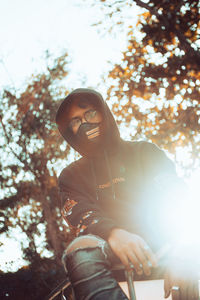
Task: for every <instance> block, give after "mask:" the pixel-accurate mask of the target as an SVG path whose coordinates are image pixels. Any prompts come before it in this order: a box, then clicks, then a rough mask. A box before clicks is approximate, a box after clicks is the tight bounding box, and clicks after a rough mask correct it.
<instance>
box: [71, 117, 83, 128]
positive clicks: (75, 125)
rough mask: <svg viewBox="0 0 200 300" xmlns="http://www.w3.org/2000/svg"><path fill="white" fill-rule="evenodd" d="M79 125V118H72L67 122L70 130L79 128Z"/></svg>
mask: <svg viewBox="0 0 200 300" xmlns="http://www.w3.org/2000/svg"><path fill="white" fill-rule="evenodd" d="M80 125H81V120H80V119H79V118H74V119H72V120H71V121H70V123H69V127H70V128H71V129H72V130H74V129H77V128H79V126H80Z"/></svg>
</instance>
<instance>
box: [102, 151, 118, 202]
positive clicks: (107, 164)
mask: <svg viewBox="0 0 200 300" xmlns="http://www.w3.org/2000/svg"><path fill="white" fill-rule="evenodd" d="M104 157H105V161H106V167H107V170H108V176H109V179H110V183H111V191H112V198H113V200H115V199H116V195H115V187H114V183H113V178H112V172H111V167H110V163H109V160H108V154H107V152H106V151H105V150H104Z"/></svg>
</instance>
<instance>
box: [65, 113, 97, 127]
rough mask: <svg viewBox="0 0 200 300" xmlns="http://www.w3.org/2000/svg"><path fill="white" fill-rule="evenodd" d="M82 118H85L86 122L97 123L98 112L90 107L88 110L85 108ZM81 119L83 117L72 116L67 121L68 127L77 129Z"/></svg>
mask: <svg viewBox="0 0 200 300" xmlns="http://www.w3.org/2000/svg"><path fill="white" fill-rule="evenodd" d="M83 116H84V119H85V120H86V122H88V123H96V122H97V123H99V119H100V112H98V111H97V110H95V109H90V110H87V111H86V112H85V113H84V114H83ZM82 119H83V118H80V117H75V118H73V119H72V120H71V121H70V122H69V128H70V129H71V130H73V131H74V130H77V129H78V128H79V127H80V126H81V124H82V123H83V122H82Z"/></svg>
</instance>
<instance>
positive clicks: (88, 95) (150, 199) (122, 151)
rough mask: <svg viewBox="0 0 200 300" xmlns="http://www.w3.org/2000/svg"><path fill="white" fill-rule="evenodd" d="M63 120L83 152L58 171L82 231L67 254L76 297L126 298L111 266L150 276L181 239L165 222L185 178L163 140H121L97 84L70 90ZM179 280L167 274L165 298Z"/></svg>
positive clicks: (66, 212) (67, 208) (66, 133)
mask: <svg viewBox="0 0 200 300" xmlns="http://www.w3.org/2000/svg"><path fill="white" fill-rule="evenodd" d="M56 122H57V124H58V128H59V131H60V133H61V134H62V136H63V137H64V139H65V140H66V141H67V142H68V143H69V144H70V145H71V146H72V147H73V148H74V149H75V150H76V151H78V152H79V153H80V154H81V155H82V158H81V159H79V160H77V161H75V162H74V163H72V164H70V165H69V166H68V167H67V168H65V169H64V170H63V171H62V173H61V175H60V177H59V188H60V192H61V198H62V202H63V216H64V218H65V220H66V221H67V223H68V224H69V226H70V227H71V228H73V229H76V234H77V238H75V239H74V241H73V242H72V243H71V244H70V245H69V246H68V248H67V250H66V252H65V256H64V263H65V266H66V269H67V270H68V274H69V278H70V280H71V282H72V285H73V288H74V291H75V295H76V298H77V299H95V300H97V299H98V300H100V299H110V300H112V299H118V300H120V299H127V297H126V296H125V294H124V293H123V292H122V290H121V289H120V287H119V285H118V284H117V281H116V280H115V279H114V277H113V274H112V273H111V267H112V265H113V264H115V263H116V262H120V261H121V262H122V264H124V266H125V267H126V268H127V269H128V268H131V267H134V268H135V270H136V272H137V274H138V275H140V276H143V275H144V276H145V275H146V276H149V275H150V274H151V269H152V268H155V267H156V266H157V265H158V263H159V262H158V259H157V257H156V254H155V253H158V251H159V250H160V249H163V246H164V245H166V243H168V242H169V241H172V240H173V239H174V238H176V237H175V228H173V226H172V228H171V230H170V223H166V222H167V219H168V217H169V214H170V211H171V208H172V207H173V206H174V202H175V201H177V195H178V194H177V190H179V192H180V191H181V190H182V189H184V184H183V182H182V181H181V180H180V179H179V178H178V177H177V175H176V171H175V167H174V164H173V163H172V161H171V160H169V159H168V158H167V156H166V155H165V153H164V152H163V151H162V150H160V149H159V148H158V147H157V146H156V145H154V144H152V143H148V142H142V141H141V142H127V141H124V140H122V139H121V138H120V134H119V130H118V128H117V125H116V123H115V120H114V118H113V115H112V113H111V111H110V110H109V108H108V106H107V104H106V103H105V102H104V100H103V98H102V96H101V95H100V94H99V93H98V92H96V91H94V90H90V89H77V90H75V91H73V92H72V93H71V94H69V95H68V96H67V97H66V98H65V100H64V101H63V102H62V103H61V105H60V107H59V109H58V111H57V115H56ZM179 200H180V199H179ZM172 233H173V234H174V235H173V234H172ZM173 284H174V281H173V280H172V278H171V277H170V278H169V276H168V278H166V280H165V296H166V297H168V296H169V294H170V289H171V287H172V285H173ZM191 293H192V296H194V289H193V290H192V292H190V295H191ZM195 293H196V291H195ZM196 294H197V293H196ZM196 294H195V295H196ZM188 299H189V298H188ZM193 299H196V298H193Z"/></svg>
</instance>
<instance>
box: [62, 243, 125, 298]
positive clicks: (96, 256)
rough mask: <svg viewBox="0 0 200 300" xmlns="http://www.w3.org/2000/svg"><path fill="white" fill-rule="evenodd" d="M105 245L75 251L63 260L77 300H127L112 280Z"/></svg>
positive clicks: (106, 246) (108, 250)
mask: <svg viewBox="0 0 200 300" xmlns="http://www.w3.org/2000/svg"><path fill="white" fill-rule="evenodd" d="M114 260H115V258H113V254H112V252H111V250H110V249H109V246H108V244H107V243H104V244H100V245H97V246H96V247H95V246H94V247H87V248H79V249H76V250H74V251H72V252H70V253H69V254H66V255H65V256H64V258H63V262H64V264H65V267H66V269H67V271H68V275H69V278H70V281H71V283H72V286H73V289H74V294H75V297H76V299H77V300H105V299H109V300H128V298H127V297H126V295H125V294H124V292H123V291H122V290H121V288H120V286H119V285H118V282H117V281H116V280H115V279H114V277H113V274H112V272H111V271H110V269H111V264H112V261H113V262H114Z"/></svg>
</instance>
